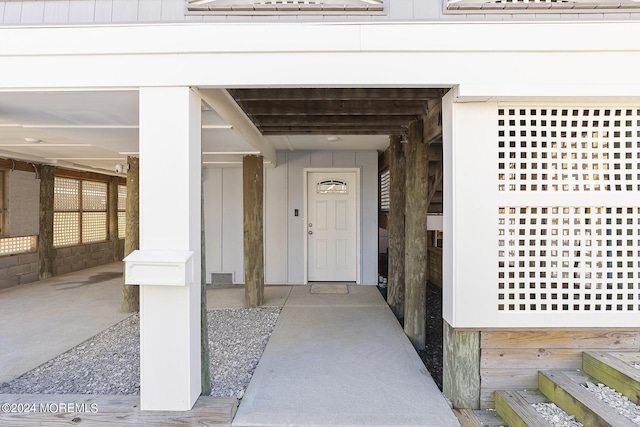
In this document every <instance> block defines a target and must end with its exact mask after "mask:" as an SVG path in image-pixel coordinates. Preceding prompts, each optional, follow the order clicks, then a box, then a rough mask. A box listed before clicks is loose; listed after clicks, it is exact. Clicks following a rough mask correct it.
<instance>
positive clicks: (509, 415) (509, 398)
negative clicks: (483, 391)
mask: <svg viewBox="0 0 640 427" xmlns="http://www.w3.org/2000/svg"><path fill="white" fill-rule="evenodd" d="M495 394H496V410H497V411H498V413H499V414H500V416H501V417H502V419H504V421H505V422H506V423H507V424H508V425H509V426H511V427H549V423H548V422H547V420H545V419H544V418H543V417H542V415H540V414H538V412H537V411H536V410H535V409H534V408H533V406H531V405H532V404H534V403H539V402H546V401H547V400H546V399H545V397H544V396H543V395H542V394H540V393H539V392H537V391H531V390H498V391H496V393H495Z"/></svg>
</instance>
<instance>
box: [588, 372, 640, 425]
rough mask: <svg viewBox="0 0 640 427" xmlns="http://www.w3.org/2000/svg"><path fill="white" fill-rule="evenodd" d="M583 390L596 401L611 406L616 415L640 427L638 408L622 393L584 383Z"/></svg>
mask: <svg viewBox="0 0 640 427" xmlns="http://www.w3.org/2000/svg"><path fill="white" fill-rule="evenodd" d="M583 386H584V388H586V389H587V390H589V391H590V392H591V393H593V394H594V395H595V396H596V397H597V398H598V399H600V400H602V401H603V402H604V403H606V404H607V405H609V406H611V407H612V408H613V409H614V410H615V411H616V412H617V413H619V414H620V415H623V416H624V417H626V418H628V419H630V420H631V422H633V423H634V424H636V425H640V406H638V405H636V404H635V403H633V402H631V401H630V400H629V399H628V398H627V397H626V396H623V395H622V393H619V392H617V391H615V390H614V389H612V388H611V387H607V386H606V385H604V384H598V385H596V384H593V383H591V382H586V383H585V384H583Z"/></svg>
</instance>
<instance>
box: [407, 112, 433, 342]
mask: <svg viewBox="0 0 640 427" xmlns="http://www.w3.org/2000/svg"><path fill="white" fill-rule="evenodd" d="M422 126H423V124H422V120H416V121H414V122H412V123H411V124H410V125H409V142H408V145H407V152H406V170H407V177H406V183H405V187H406V199H405V253H404V262H405V307H404V331H405V333H406V334H407V336H408V337H409V339H410V340H411V342H412V344H413V345H414V347H415V348H416V349H418V350H422V349H424V348H425V340H426V321H427V313H426V312H427V310H426V293H427V268H428V266H427V232H426V230H427V213H428V205H427V191H428V189H427V185H428V184H427V183H428V172H429V158H428V153H429V146H428V145H426V144H424V143H423V141H422V135H423V129H422Z"/></svg>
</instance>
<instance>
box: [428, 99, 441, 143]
mask: <svg viewBox="0 0 640 427" xmlns="http://www.w3.org/2000/svg"><path fill="white" fill-rule="evenodd" d="M439 141H442V100H441V99H438V100H431V101H429V102H428V103H427V113H426V120H425V123H424V143H425V144H431V143H432V142H439Z"/></svg>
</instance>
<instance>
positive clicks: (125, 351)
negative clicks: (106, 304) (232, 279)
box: [0, 307, 280, 398]
mask: <svg viewBox="0 0 640 427" xmlns="http://www.w3.org/2000/svg"><path fill="white" fill-rule="evenodd" d="M279 314H280V308H278V307H260V308H255V309H244V308H242V309H226V310H209V311H208V326H209V346H210V349H211V351H210V354H211V360H210V361H211V364H210V372H211V382H212V387H211V388H212V392H211V395H212V396H220V397H229V396H235V397H238V398H241V397H242V396H243V395H244V391H245V390H246V388H247V385H248V384H249V381H250V380H251V376H252V375H253V372H254V370H255V367H256V365H257V364H258V361H259V360H260V357H261V356H262V352H263V351H264V348H265V347H266V345H267V342H268V341H269V336H270V335H271V332H272V331H273V328H274V326H275V324H276V321H277V319H278V315H279ZM139 326H140V325H139V318H138V315H137V314H134V315H132V316H130V317H128V318H127V319H125V320H123V321H122V322H120V323H118V324H116V325H114V326H112V327H111V328H109V329H107V330H105V331H103V332H101V333H100V334H98V335H96V336H95V337H93V338H90V339H89V340H87V341H85V342H83V343H82V344H80V345H78V346H76V347H74V348H72V349H71V350H69V351H67V352H66V353H63V354H61V355H59V356H57V357H56V358H54V359H52V360H50V361H48V362H46V363H44V364H42V365H40V366H39V367H37V368H35V369H33V370H31V371H29V372H27V373H25V374H23V375H22V376H20V377H18V378H16V379H15V380H13V381H11V382H8V383H3V384H0V394H26V393H36V394H37V393H47V394H139V393H140V339H139V336H140V327H139Z"/></svg>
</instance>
